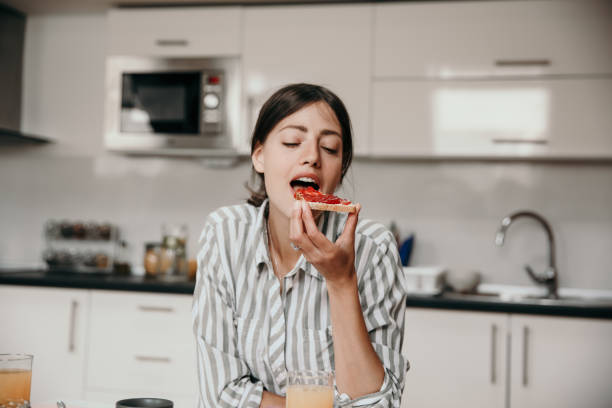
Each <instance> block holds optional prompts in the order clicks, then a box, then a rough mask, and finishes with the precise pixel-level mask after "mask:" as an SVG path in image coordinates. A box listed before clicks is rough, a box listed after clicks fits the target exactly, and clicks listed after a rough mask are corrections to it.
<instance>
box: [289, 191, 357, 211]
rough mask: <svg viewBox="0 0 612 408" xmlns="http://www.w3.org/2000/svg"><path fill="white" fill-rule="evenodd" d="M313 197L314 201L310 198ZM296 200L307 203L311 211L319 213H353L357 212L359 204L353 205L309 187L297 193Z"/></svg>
mask: <svg viewBox="0 0 612 408" xmlns="http://www.w3.org/2000/svg"><path fill="white" fill-rule="evenodd" d="M311 197H312V200H309V198H311ZM321 198H325V199H326V200H327V201H336V202H335V203H326V202H322V201H323V200H321ZM295 199H296V200H302V201H306V202H307V203H308V205H309V206H310V208H311V209H313V210H319V211H338V212H348V213H353V212H355V211H357V204H353V203H351V202H350V201H348V200H343V199H341V198H340V197H336V196H335V195H332V194H324V193H321V192H319V191H318V190H315V189H313V188H312V187H308V188H307V189H304V190H298V191H296V192H295Z"/></svg>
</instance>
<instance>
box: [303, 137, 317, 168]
mask: <svg viewBox="0 0 612 408" xmlns="http://www.w3.org/2000/svg"><path fill="white" fill-rule="evenodd" d="M303 146H304V152H303V154H302V160H301V161H302V164H308V165H310V166H313V167H319V165H320V164H321V157H320V152H319V145H318V143H317V142H316V141H309V142H305V143H303Z"/></svg>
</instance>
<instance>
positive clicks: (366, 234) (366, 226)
mask: <svg viewBox="0 0 612 408" xmlns="http://www.w3.org/2000/svg"><path fill="white" fill-rule="evenodd" d="M355 239H356V240H357V239H364V240H367V241H371V242H372V243H373V244H374V245H376V246H377V247H379V248H380V249H384V250H385V251H386V249H387V248H388V247H389V246H390V245H392V244H395V238H394V237H393V234H392V233H391V231H389V229H388V228H387V227H385V226H384V225H383V224H381V223H380V222H378V221H374V220H368V219H364V220H359V222H358V223H357V228H356V229H355Z"/></svg>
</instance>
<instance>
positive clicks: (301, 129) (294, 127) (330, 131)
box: [281, 125, 342, 138]
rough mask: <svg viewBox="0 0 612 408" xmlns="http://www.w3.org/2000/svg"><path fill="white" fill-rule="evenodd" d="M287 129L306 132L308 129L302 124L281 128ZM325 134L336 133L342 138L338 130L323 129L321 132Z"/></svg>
mask: <svg viewBox="0 0 612 408" xmlns="http://www.w3.org/2000/svg"><path fill="white" fill-rule="evenodd" d="M285 129H297V130H299V131H301V132H304V133H306V132H307V131H308V129H306V126H301V125H287V126H285V127H283V128H281V130H285ZM320 134H321V135H323V136H328V135H336V136H338V137H340V138H342V135H341V134H340V133H338V132H336V131H335V130H332V129H323V130H322V131H321V133H320Z"/></svg>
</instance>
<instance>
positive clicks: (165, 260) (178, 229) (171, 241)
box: [160, 225, 187, 275]
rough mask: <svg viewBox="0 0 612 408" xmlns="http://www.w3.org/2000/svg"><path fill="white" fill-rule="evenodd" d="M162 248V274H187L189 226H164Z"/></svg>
mask: <svg viewBox="0 0 612 408" xmlns="http://www.w3.org/2000/svg"><path fill="white" fill-rule="evenodd" d="M162 236H163V239H162V247H161V259H160V265H161V266H160V273H162V274H168V275H186V274H187V252H186V242H187V226H186V225H181V226H178V225H171V226H169V227H166V225H162Z"/></svg>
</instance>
